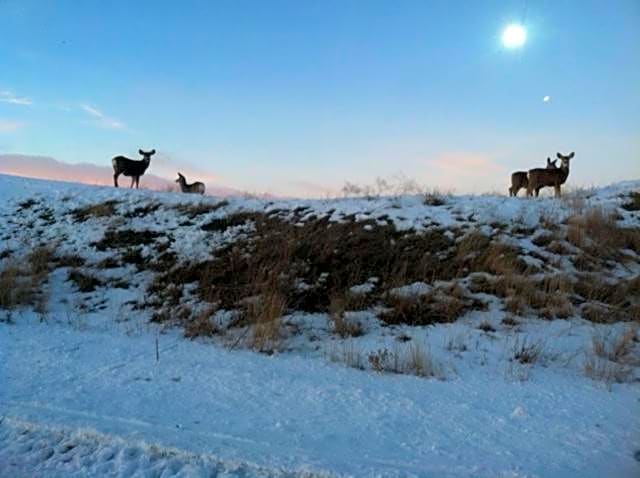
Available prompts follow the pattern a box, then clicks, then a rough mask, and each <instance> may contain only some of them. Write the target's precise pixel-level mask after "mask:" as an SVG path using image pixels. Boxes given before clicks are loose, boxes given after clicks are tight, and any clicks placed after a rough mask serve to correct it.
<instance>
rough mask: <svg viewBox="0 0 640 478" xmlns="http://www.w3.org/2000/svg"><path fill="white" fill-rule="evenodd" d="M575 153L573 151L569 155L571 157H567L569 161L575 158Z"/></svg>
mask: <svg viewBox="0 0 640 478" xmlns="http://www.w3.org/2000/svg"><path fill="white" fill-rule="evenodd" d="M575 154H576V153H575V151H571V153H570V154H569V156H567V158H568V159H571V158H573V157H574V156H575Z"/></svg>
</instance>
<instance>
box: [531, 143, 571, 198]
mask: <svg viewBox="0 0 640 478" xmlns="http://www.w3.org/2000/svg"><path fill="white" fill-rule="evenodd" d="M557 156H558V159H559V160H560V167H559V168H557V169H542V168H538V169H530V170H529V175H528V177H527V179H528V185H527V196H533V192H534V191H535V193H536V197H538V194H539V193H540V190H541V189H542V188H545V187H551V186H553V188H554V189H555V196H556V197H557V198H559V197H560V186H562V185H563V184H564V183H565V182H566V181H567V178H568V177H569V161H571V158H573V157H574V156H575V153H574V152H571V153H570V154H569V155H567V156H565V155H563V154H560V153H557Z"/></svg>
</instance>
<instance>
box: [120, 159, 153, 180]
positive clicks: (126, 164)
mask: <svg viewBox="0 0 640 478" xmlns="http://www.w3.org/2000/svg"><path fill="white" fill-rule="evenodd" d="M111 162H112V164H113V170H114V171H115V172H116V173H120V174H124V175H125V176H142V175H143V174H144V172H145V171H146V170H147V168H148V167H149V160H147V159H142V160H140V161H135V160H133V159H129V158H127V157H126V156H116V157H115V158H113V160H112V161H111Z"/></svg>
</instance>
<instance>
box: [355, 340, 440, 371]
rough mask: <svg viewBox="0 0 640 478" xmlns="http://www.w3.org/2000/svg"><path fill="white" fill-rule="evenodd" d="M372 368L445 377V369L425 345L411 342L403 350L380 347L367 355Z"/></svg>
mask: <svg viewBox="0 0 640 478" xmlns="http://www.w3.org/2000/svg"><path fill="white" fill-rule="evenodd" d="M367 361H368V362H369V365H370V366H371V368H372V369H373V370H374V371H376V372H379V373H383V372H387V373H398V374H406V375H415V376H417V377H432V378H437V379H439V380H444V379H445V374H444V369H443V367H442V365H440V364H439V363H438V362H437V361H435V360H434V359H433V357H432V355H431V353H430V352H429V350H428V349H426V348H425V347H424V346H422V345H420V344H418V343H411V344H409V346H408V347H407V348H406V349H405V350H403V351H401V350H400V349H396V350H394V351H390V350H388V349H386V348H385V349H379V350H376V351H374V352H371V353H369V354H368V355H367Z"/></svg>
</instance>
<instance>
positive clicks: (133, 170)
mask: <svg viewBox="0 0 640 478" xmlns="http://www.w3.org/2000/svg"><path fill="white" fill-rule="evenodd" d="M138 153H140V154H141V155H142V159H141V160H140V161H134V160H133V159H129V158H127V157H125V156H116V157H115V158H113V159H112V160H111V164H112V165H113V184H114V185H115V187H118V176H120V175H121V174H124V175H125V176H129V177H131V186H130V187H133V183H135V184H136V189H138V185H139V184H140V176H142V175H143V174H144V172H145V171H146V170H147V168H148V167H149V163H150V162H151V156H153V155H154V154H156V150H155V149H152V150H151V151H149V152H145V151H142V150H141V149H139V150H138Z"/></svg>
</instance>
